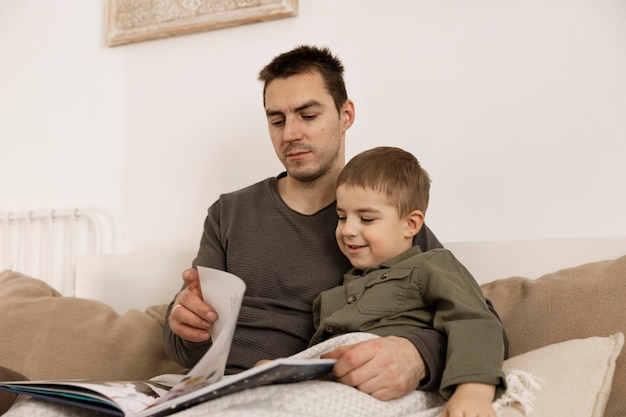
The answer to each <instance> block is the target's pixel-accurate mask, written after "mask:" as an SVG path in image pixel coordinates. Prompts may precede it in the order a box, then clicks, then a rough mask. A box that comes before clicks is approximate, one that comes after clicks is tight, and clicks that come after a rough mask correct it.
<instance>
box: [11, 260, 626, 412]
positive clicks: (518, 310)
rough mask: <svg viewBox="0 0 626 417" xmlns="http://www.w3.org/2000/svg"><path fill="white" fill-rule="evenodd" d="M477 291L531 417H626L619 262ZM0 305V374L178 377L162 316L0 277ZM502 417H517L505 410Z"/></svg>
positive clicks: (625, 312) (625, 329) (623, 282)
mask: <svg viewBox="0 0 626 417" xmlns="http://www.w3.org/2000/svg"><path fill="white" fill-rule="evenodd" d="M482 288H483V289H484V292H485V294H486V295H487V297H488V298H490V299H491V300H492V301H493V303H494V305H495V307H496V309H497V311H498V312H499V314H500V315H501V318H502V321H503V323H504V327H505V329H506V331H507V334H508V336H509V339H510V349H511V356H513V358H512V359H511V360H510V361H511V365H510V366H512V367H514V368H521V369H525V370H527V371H528V372H531V373H533V374H535V375H536V376H538V377H539V378H541V379H542V380H543V384H542V387H541V389H540V390H539V391H538V393H537V396H536V399H535V411H534V413H533V414H531V416H539V417H541V416H550V417H553V416H558V415H562V416H568V417H572V416H574V415H576V416H578V415H580V416H594V417H599V416H601V415H602V413H603V411H604V408H605V405H606V411H605V413H604V415H605V416H607V417H623V416H626V365H625V360H626V358H625V357H624V355H622V356H618V354H619V352H620V351H621V347H622V346H621V343H623V337H622V338H621V339H620V335H619V332H622V333H626V308H624V305H623V299H624V296H625V295H626V256H624V257H621V258H618V259H614V260H606V261H601V262H593V263H588V264H585V265H581V266H577V267H572V268H568V269H563V270H560V271H557V272H554V273H550V274H547V275H544V276H542V277H541V278H539V279H536V280H531V279H528V278H522V277H508V278H505V279H500V280H496V281H494V282H491V283H488V284H483V285H482ZM0 305H1V306H2V312H1V314H0V329H1V330H0V340H1V341H2V342H1V343H0V360H1V363H0V366H5V367H8V368H12V369H14V370H16V371H18V372H21V373H23V374H25V375H27V376H28V377H30V378H31V379H59V378H90V379H144V378H149V377H152V376H155V375H160V374H166V373H180V372H182V371H183V369H181V368H180V367H179V366H177V365H176V364H174V363H172V362H171V361H170V360H168V359H167V358H166V356H165V354H164V352H163V349H162V347H161V329H162V325H163V313H164V308H165V306H157V307H153V308H149V309H147V310H145V311H138V310H130V311H128V312H127V313H125V314H121V315H120V314H117V313H116V312H115V311H114V310H113V309H112V308H111V307H110V306H108V305H106V304H104V303H100V302H97V301H90V300H84V299H76V298H67V297H60V296H59V294H58V293H56V291H54V290H52V289H51V288H50V287H48V286H47V285H46V284H44V283H43V282H41V281H38V280H36V279H32V278H28V277H25V276H23V275H21V274H19V273H15V272H12V271H5V272H2V273H0ZM610 335H615V336H612V337H608V336H610ZM591 336H597V337H595V338H591V339H589V337H591ZM578 339H580V340H578ZM548 345H549V346H548ZM616 358H617V359H616ZM607 397H608V403H607V401H606V400H607ZM568 407H569V408H568ZM570 409H571V411H564V410H570ZM501 415H503V416H504V415H507V416H516V415H523V414H522V412H521V411H520V410H518V409H514V408H511V409H509V410H502V411H501Z"/></svg>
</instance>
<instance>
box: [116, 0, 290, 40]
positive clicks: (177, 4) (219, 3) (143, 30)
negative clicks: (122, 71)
mask: <svg viewBox="0 0 626 417" xmlns="http://www.w3.org/2000/svg"><path fill="white" fill-rule="evenodd" d="M297 15H298V0H107V3H106V21H105V42H106V44H107V46H117V45H124V44H128V43H133V42H140V41H145V40H151V39H159V38H166V37H170V36H177V35H185V34H190V33H194V32H202V31H207V30H214V29H221V28H226V27H231V26H236V25H243V24H248V23H254V22H261V21H266V20H273V19H280V18H286V17H293V16H297Z"/></svg>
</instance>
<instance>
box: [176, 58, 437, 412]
mask: <svg viewBox="0 0 626 417" xmlns="http://www.w3.org/2000/svg"><path fill="white" fill-rule="evenodd" d="M259 79H260V80H261V81H263V82H264V89H263V101H264V106H265V113H266V116H267V121H268V127H269V133H270V138H271V140H272V144H273V146H274V150H275V151H276V155H277V156H278V158H279V159H280V161H281V163H282V164H283V165H284V167H285V170H286V172H283V173H281V174H280V175H278V177H272V178H268V179H266V180H264V181H261V182H259V183H257V184H254V185H252V186H250V187H247V188H244V189H242V190H239V191H235V192H233V193H229V194H225V195H222V196H220V198H219V200H217V201H216V202H215V203H214V204H213V205H212V206H211V207H210V208H209V211H208V215H207V218H206V220H205V225H204V233H203V235H202V239H201V242H200V249H199V252H198V256H197V257H196V259H195V260H194V262H193V266H194V267H195V266H198V265H202V266H206V267H211V268H217V269H222V270H226V271H229V272H231V273H233V274H235V275H237V276H239V277H240V278H242V279H243V280H244V281H245V282H246V286H247V290H246V295H245V297H244V300H243V305H242V307H241V312H240V316H239V321H238V323H237V329H236V332H235V336H234V340H233V345H232V348H231V353H230V356H229V359H228V364H227V373H235V372H239V371H242V370H244V369H247V368H249V367H251V366H253V365H254V364H255V363H256V361H257V360H259V359H266V358H276V357H281V356H289V355H291V354H294V353H296V352H298V351H301V350H303V349H305V348H306V347H307V345H308V342H309V339H310V338H311V336H312V334H313V332H314V328H313V320H312V316H311V307H312V302H313V300H314V299H315V297H317V295H318V294H319V293H320V292H322V291H324V290H327V289H330V288H332V287H335V286H337V285H339V284H340V283H341V277H342V276H343V274H344V273H345V272H346V271H347V270H348V269H350V263H349V262H348V260H347V259H346V258H345V257H344V256H343V255H342V253H341V252H340V250H339V249H338V247H337V244H336V242H335V238H334V230H335V226H336V224H337V214H336V212H335V187H336V180H337V176H338V175H339V172H340V171H341V169H342V168H343V166H344V164H345V134H346V131H347V130H348V129H349V128H350V126H352V124H353V122H354V117H355V108H354V103H353V102H352V100H350V99H349V98H348V96H347V93H346V89H345V84H344V81H343V65H342V63H341V62H340V61H339V60H338V59H337V58H336V57H334V56H333V55H332V54H331V53H330V51H328V50H327V49H325V48H317V47H310V46H301V47H298V48H295V49H294V50H292V51H289V52H286V53H284V54H281V55H279V56H277V57H275V58H274V60H272V62H271V63H270V64H268V65H267V66H266V67H265V68H263V69H262V70H261V72H260V74H259ZM414 243H415V244H419V245H420V247H421V248H422V250H423V251H427V250H429V249H432V248H435V247H441V244H440V243H439V241H438V240H437V238H436V237H435V236H434V235H433V234H432V232H430V230H428V228H427V227H424V228H423V229H422V231H421V232H420V234H419V235H418V236H416V239H415V241H414ZM183 279H184V281H185V285H184V287H183V289H182V290H181V291H180V292H179V293H178V294H177V295H176V297H175V299H174V301H173V302H172V303H171V304H170V306H169V309H168V313H167V317H166V325H165V330H164V340H165V346H166V351H167V352H168V354H169V355H170V357H172V359H174V360H176V361H177V362H179V363H180V364H182V365H183V366H186V367H191V366H193V365H194V364H195V363H196V362H197V361H198V360H199V358H200V357H201V356H202V355H203V354H204V352H206V350H207V349H208V348H209V347H210V345H211V327H212V325H213V323H214V322H215V320H216V319H217V314H216V312H215V310H214V309H212V308H211V306H209V305H207V304H205V303H204V302H203V300H202V295H201V291H200V284H199V279H198V274H197V271H196V270H195V269H193V268H191V269H188V270H186V271H184V272H183ZM400 336H401V337H400ZM445 344H446V340H445V338H444V337H443V336H442V335H441V334H440V333H438V332H437V331H432V330H420V331H414V332H413V333H411V334H406V335H398V336H388V337H383V338H380V339H375V340H369V341H366V342H363V343H359V344H355V345H351V346H345V347H341V348H339V349H337V350H335V351H333V352H331V353H329V354H328V357H332V358H336V359H337V363H336V364H335V367H334V369H333V372H334V374H335V375H336V376H337V377H338V379H339V381H340V382H343V383H345V384H348V385H351V386H354V387H357V388H358V389H360V390H361V391H363V392H366V393H369V394H371V395H372V396H374V397H375V398H378V399H381V400H388V399H393V398H398V397H401V396H403V395H404V394H406V393H408V392H410V391H412V390H415V389H416V388H420V389H432V390H437V389H438V388H439V382H440V378H441V373H442V369H443V366H444V363H445V351H446V348H445Z"/></svg>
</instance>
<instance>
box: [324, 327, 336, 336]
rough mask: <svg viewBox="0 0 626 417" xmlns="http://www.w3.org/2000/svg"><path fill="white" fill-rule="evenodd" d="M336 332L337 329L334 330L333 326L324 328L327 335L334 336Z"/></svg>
mask: <svg viewBox="0 0 626 417" xmlns="http://www.w3.org/2000/svg"><path fill="white" fill-rule="evenodd" d="M336 331H337V329H335V327H334V326H328V327H327V328H326V333H328V334H335V332H336Z"/></svg>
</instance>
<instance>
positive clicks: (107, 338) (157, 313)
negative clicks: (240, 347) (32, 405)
mask: <svg viewBox="0 0 626 417" xmlns="http://www.w3.org/2000/svg"><path fill="white" fill-rule="evenodd" d="M0 305H1V306H2V312H1V313H0V340H1V341H2V343H0V360H1V361H2V362H0V365H1V366H4V367H6V368H9V369H12V370H14V371H16V372H19V373H22V374H24V375H25V376H27V377H28V378H29V379H31V380H37V379H66V378H81V379H82V378H86V379H106V380H120V379H121V380H129V379H147V378H152V377H154V376H156V375H161V374H166V373H182V372H184V369H183V368H181V367H180V366H178V365H177V364H175V363H174V362H172V361H171V360H169V359H168V358H167V356H166V354H165V351H164V349H163V346H162V340H163V336H162V332H163V324H164V315H165V310H166V306H165V305H162V306H155V307H151V308H148V309H147V310H146V311H139V310H129V311H128V312H127V313H125V314H122V315H119V314H117V313H116V312H115V311H114V310H113V309H112V308H111V307H109V306H108V305H106V304H103V303H100V302H98V301H92V300H87V299H80V298H71V297H61V296H60V294H59V293H58V292H56V291H55V290H54V289H52V288H51V287H50V286H48V285H47V284H46V283H44V282H43V281H40V280H37V279H33V278H29V277H26V276H24V275H22V274H20V273H17V272H13V271H4V272H2V273H0Z"/></svg>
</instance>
